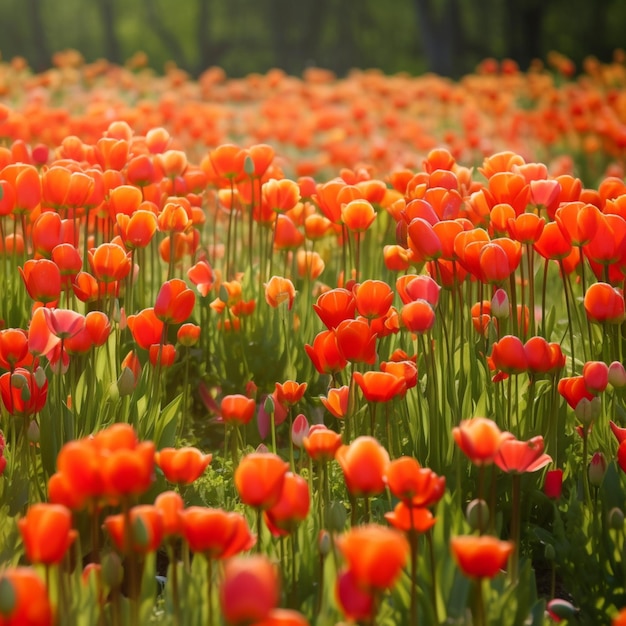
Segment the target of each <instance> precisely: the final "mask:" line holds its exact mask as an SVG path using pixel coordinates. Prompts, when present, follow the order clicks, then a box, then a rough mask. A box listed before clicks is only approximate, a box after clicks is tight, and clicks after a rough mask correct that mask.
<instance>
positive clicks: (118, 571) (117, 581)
mask: <svg viewBox="0 0 626 626" xmlns="http://www.w3.org/2000/svg"><path fill="white" fill-rule="evenodd" d="M123 579H124V568H123V567H122V561H121V559H120V557H119V556H118V555H117V554H116V553H115V552H109V553H108V554H105V555H104V556H103V557H102V582H103V583H104V584H105V585H106V586H107V587H108V588H109V589H117V588H118V587H119V586H120V585H121V584H122V580H123Z"/></svg>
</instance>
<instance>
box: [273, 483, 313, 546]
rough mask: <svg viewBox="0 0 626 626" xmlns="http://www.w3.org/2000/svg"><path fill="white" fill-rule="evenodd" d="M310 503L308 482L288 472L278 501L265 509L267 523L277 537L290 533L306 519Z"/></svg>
mask: <svg viewBox="0 0 626 626" xmlns="http://www.w3.org/2000/svg"><path fill="white" fill-rule="evenodd" d="M310 505H311V499H310V495H309V484H308V482H307V481H306V480H305V479H304V478H302V476H299V475H298V474H293V473H291V472H287V473H286V474H285V482H284V484H283V488H282V491H281V494H280V498H279V500H278V502H276V504H274V505H273V506H271V507H270V508H269V509H266V510H265V511H264V519H265V523H266V525H267V527H268V528H269V530H270V532H271V533H272V535H274V536H275V537H279V536H285V535H288V534H289V533H291V532H293V531H294V530H295V529H296V528H297V526H298V524H299V523H300V522H302V521H303V520H304V519H306V516H307V515H308V514H309V507H310Z"/></svg>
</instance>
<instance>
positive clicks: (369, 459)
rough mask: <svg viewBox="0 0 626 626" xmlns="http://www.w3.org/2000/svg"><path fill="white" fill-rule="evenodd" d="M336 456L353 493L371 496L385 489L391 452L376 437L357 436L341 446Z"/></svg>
mask: <svg viewBox="0 0 626 626" xmlns="http://www.w3.org/2000/svg"><path fill="white" fill-rule="evenodd" d="M335 458H336V459H337V461H338V462H339V465H341V469H342V470H343V475H344V478H345V481H346V486H347V487H348V491H350V493H351V494H352V495H354V496H364V497H369V496H375V495H377V494H379V493H382V492H383V491H384V489H385V478H384V477H385V472H386V471H387V467H388V466H389V454H388V453H387V450H385V448H383V446H381V445H380V443H378V441H377V440H376V439H374V437H368V436H361V437H357V438H356V439H355V440H354V441H353V442H352V443H351V444H350V445H344V446H341V447H340V448H339V449H338V450H337V452H336V454H335Z"/></svg>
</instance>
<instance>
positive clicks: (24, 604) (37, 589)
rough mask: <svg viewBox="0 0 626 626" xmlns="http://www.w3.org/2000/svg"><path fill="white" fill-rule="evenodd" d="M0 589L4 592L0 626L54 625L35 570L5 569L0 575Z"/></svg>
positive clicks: (43, 588)
mask: <svg viewBox="0 0 626 626" xmlns="http://www.w3.org/2000/svg"><path fill="white" fill-rule="evenodd" d="M0 588H2V589H3V590H4V592H3V598H1V599H0V624H1V625H2V626H52V625H53V624H54V623H55V617H54V612H53V608H52V603H51V602H50V599H49V597H48V589H47V588H46V585H45V584H44V582H43V580H41V579H40V578H39V576H38V575H37V573H36V572H35V570H34V569H31V568H30V567H13V568H7V569H5V570H4V571H2V572H0ZM6 596H9V600H7V597H6Z"/></svg>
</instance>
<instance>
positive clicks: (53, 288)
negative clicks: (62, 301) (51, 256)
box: [18, 259, 61, 303]
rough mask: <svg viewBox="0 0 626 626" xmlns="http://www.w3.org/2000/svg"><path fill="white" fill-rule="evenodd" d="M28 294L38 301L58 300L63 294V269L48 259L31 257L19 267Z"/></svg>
mask: <svg viewBox="0 0 626 626" xmlns="http://www.w3.org/2000/svg"><path fill="white" fill-rule="evenodd" d="M18 269H19V271H20V274H21V276H22V279H23V281H24V285H25V286H26V291H27V292H28V295H29V296H30V297H31V298H32V299H33V300H35V301H37V302H43V303H51V302H57V300H58V299H59V296H60V295H61V271H60V270H59V266H58V265H57V264H56V263H54V262H53V261H49V260H48V259H39V260H33V259H29V260H28V261H26V263H24V267H23V268H21V267H20V268H18Z"/></svg>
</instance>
